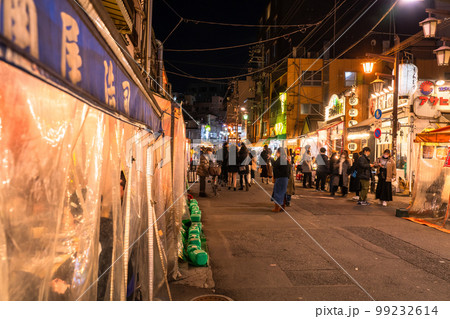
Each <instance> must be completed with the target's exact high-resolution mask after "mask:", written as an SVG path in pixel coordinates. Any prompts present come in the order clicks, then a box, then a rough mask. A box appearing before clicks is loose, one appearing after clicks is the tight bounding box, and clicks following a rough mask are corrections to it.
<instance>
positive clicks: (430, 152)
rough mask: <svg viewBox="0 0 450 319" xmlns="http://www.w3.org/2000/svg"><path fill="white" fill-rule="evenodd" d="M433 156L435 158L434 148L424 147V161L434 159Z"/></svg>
mask: <svg viewBox="0 0 450 319" xmlns="http://www.w3.org/2000/svg"><path fill="white" fill-rule="evenodd" d="M433 156H434V146H431V145H424V146H423V152H422V158H423V159H433Z"/></svg>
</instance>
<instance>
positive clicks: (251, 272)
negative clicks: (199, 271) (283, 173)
mask: <svg viewBox="0 0 450 319" xmlns="http://www.w3.org/2000/svg"><path fill="white" fill-rule="evenodd" d="M207 187H208V191H209V196H208V198H198V185H195V186H194V187H192V189H191V191H192V192H191V193H192V194H193V195H194V197H195V198H196V199H198V201H199V206H200V209H201V210H202V216H203V217H202V221H203V229H204V232H205V234H206V238H207V243H208V248H209V253H210V265H211V270H212V277H213V280H214V284H215V287H214V289H199V290H198V291H197V290H192V289H190V288H189V287H181V286H180V285H175V286H176V287H177V289H178V291H177V289H175V290H176V291H175V293H174V295H175V296H176V298H178V300H180V299H185V300H186V299H188V296H189V298H190V297H192V296H191V295H195V294H201V293H212V292H214V293H218V294H223V295H226V296H229V297H230V298H232V299H234V300H372V299H375V300H450V235H449V234H446V233H443V232H440V231H438V230H435V229H432V228H429V227H426V226H422V225H419V224H415V223H413V222H410V221H407V220H404V219H402V218H397V217H395V208H397V207H407V206H408V203H409V198H408V197H394V202H393V203H390V205H389V206H388V207H382V206H381V205H379V204H378V203H377V202H375V200H374V199H373V195H370V196H371V197H370V198H371V199H372V200H371V201H372V205H370V206H367V207H362V206H357V205H356V203H355V202H354V201H352V200H351V196H349V197H347V198H341V197H334V198H332V197H330V196H329V194H328V193H321V192H316V191H315V190H313V189H303V188H301V187H299V186H297V189H296V195H295V196H294V198H293V199H292V206H291V207H288V208H287V209H286V212H281V213H272V212H271V209H272V208H273V204H272V202H271V201H270V195H269V194H271V192H272V187H273V186H272V185H262V184H256V185H253V186H252V187H251V188H250V191H248V192H245V191H233V190H231V191H230V190H228V189H226V188H222V189H221V191H220V192H219V194H218V196H216V197H214V196H212V195H211V191H210V184H207ZM180 291H181V292H180Z"/></svg>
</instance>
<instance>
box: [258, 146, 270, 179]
mask: <svg viewBox="0 0 450 319" xmlns="http://www.w3.org/2000/svg"><path fill="white" fill-rule="evenodd" d="M260 156H261V181H262V183H263V184H264V180H266V183H267V184H269V174H268V165H269V146H268V145H267V144H266V145H264V149H263V151H262V152H261V155H260Z"/></svg>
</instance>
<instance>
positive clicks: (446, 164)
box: [444, 147, 450, 167]
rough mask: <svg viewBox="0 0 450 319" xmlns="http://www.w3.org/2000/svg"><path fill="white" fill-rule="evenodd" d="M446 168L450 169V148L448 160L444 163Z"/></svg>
mask: <svg viewBox="0 0 450 319" xmlns="http://www.w3.org/2000/svg"><path fill="white" fill-rule="evenodd" d="M444 167H450V147H449V148H448V154H447V159H446V160H445V162H444Z"/></svg>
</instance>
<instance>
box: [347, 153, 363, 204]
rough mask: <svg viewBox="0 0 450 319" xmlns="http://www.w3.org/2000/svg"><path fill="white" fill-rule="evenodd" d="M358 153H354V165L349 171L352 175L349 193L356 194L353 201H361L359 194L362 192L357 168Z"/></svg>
mask: <svg viewBox="0 0 450 319" xmlns="http://www.w3.org/2000/svg"><path fill="white" fill-rule="evenodd" d="M358 158H359V154H358V153H356V152H355V153H353V164H352V166H351V167H350V169H349V174H350V188H349V191H350V192H351V193H355V196H354V197H353V198H352V199H353V200H359V192H360V191H361V183H360V182H359V179H358V178H357V170H356V166H357V164H358Z"/></svg>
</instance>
